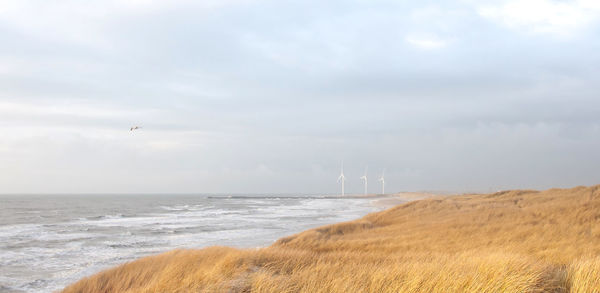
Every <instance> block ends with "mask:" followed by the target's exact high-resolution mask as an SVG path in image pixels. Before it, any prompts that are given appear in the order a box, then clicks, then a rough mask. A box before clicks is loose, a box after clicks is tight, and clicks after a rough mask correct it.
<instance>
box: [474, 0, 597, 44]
mask: <svg viewBox="0 0 600 293" xmlns="http://www.w3.org/2000/svg"><path fill="white" fill-rule="evenodd" d="M477 11H478V13H479V15H481V16H483V17H484V18H487V19H490V20H492V21H494V22H497V23H499V24H501V25H503V26H506V27H508V28H511V29H514V30H519V31H525V32H530V33H541V34H552V35H558V36H569V35H572V34H573V33H575V32H577V31H579V30H581V29H584V28H586V27H588V26H589V25H590V24H591V23H593V22H594V21H596V20H597V19H598V17H599V16H600V4H598V2H597V1H586V0H583V1H582V0H579V1H552V0H509V1H506V2H504V3H502V4H493V5H489V4H488V5H482V6H479V7H478V9H477Z"/></svg>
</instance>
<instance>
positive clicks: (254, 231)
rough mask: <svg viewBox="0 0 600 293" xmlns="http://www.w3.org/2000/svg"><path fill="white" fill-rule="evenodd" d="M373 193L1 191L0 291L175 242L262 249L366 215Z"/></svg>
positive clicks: (76, 275)
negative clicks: (58, 192) (35, 192)
mask: <svg viewBox="0 0 600 293" xmlns="http://www.w3.org/2000/svg"><path fill="white" fill-rule="evenodd" d="M373 201H374V199H373V198H359V197H358V198H352V197H344V198H342V197H336V196H320V195H290V194H287V195H277V194H249V195H218V194H213V195H211V194H194V195H191V194H186V195H182V194H136V195H133V194H123V195H117V194H105V195H102V194H93V195H92V194H81V195H75V194H70V195H47V194H45V195H31V194H28V195H0V292H2V293H8V292H11V293H14V292H54V291H57V290H61V289H62V288H64V287H65V286H67V285H68V284H70V283H73V282H75V281H77V280H79V279H81V278H82V277H85V276H89V275H92V274H94V273H96V272H99V271H101V270H104V269H107V268H110V267H112V266H115V265H118V264H121V263H124V262H128V261H132V260H135V259H137V258H140V257H143V256H148V255H153V254H158V253H161V252H165V251H168V250H172V249H176V248H202V247H206V246H213V245H226V246H232V247H239V248H253V247H263V246H268V245H270V244H272V243H273V242H274V241H275V240H277V239H279V238H281V237H283V236H286V235H290V234H294V233H298V232H301V231H303V230H306V229H309V228H313V227H318V226H321V225H325V224H331V223H336V222H341V221H348V220H353V219H357V218H360V217H362V216H364V215H366V214H368V213H370V212H375V211H378V210H380V209H382V207H379V206H377V205H374V204H373Z"/></svg>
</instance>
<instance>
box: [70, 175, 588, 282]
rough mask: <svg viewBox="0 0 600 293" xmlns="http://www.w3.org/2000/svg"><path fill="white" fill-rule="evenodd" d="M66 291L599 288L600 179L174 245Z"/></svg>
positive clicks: (440, 200)
mask: <svg viewBox="0 0 600 293" xmlns="http://www.w3.org/2000/svg"><path fill="white" fill-rule="evenodd" d="M64 292H65V293H69V292H577V293H580V292H596V293H598V292H600V186H594V187H577V188H573V189H551V190H547V191H543V192H538V191H507V192H499V193H494V194H485V195H463V196H449V197H443V198H432V199H426V200H421V201H415V202H411V203H407V204H403V205H399V206H397V207H394V208H392V209H389V210H386V211H383V212H379V213H373V214H370V215H367V216H366V217H364V218H362V219H360V220H356V221H351V222H345V223H340V224H335V225H330V226H325V227H321V228H317V229H313V230H308V231H305V232H302V233H299V234H297V235H293V236H290V237H286V238H282V239H280V240H278V241H277V242H276V243H275V244H273V245H272V246H270V247H266V248H262V249H252V250H239V249H233V248H226V247H209V248H205V249H201V250H175V251H171V252H167V253H164V254H161V255H157V256H150V257H146V258H143V259H140V260H137V261H134V262H131V263H127V264H124V265H121V266H119V267H116V268H113V269H110V270H107V271H104V272H100V273H98V274H96V275H93V276H91V277H89V278H85V279H82V280H80V281H79V282H77V283H75V284H73V285H71V286H69V287H67V288H66V289H65V290H64Z"/></svg>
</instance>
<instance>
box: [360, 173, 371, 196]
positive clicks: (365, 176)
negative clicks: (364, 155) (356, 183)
mask: <svg viewBox="0 0 600 293" xmlns="http://www.w3.org/2000/svg"><path fill="white" fill-rule="evenodd" d="M367 169H368V167H366V168H365V175H363V176H362V177H360V179H362V180H363V181H364V182H365V195H367V187H368V184H369V182H368V180H367Z"/></svg>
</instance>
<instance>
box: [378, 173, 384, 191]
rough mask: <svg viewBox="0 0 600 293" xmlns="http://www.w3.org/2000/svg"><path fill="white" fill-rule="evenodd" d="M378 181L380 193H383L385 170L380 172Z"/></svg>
mask: <svg viewBox="0 0 600 293" xmlns="http://www.w3.org/2000/svg"><path fill="white" fill-rule="evenodd" d="M379 181H381V194H385V170H383V172H382V173H381V178H379Z"/></svg>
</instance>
